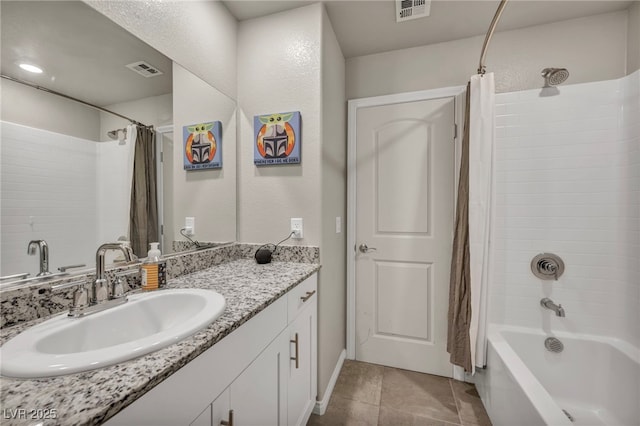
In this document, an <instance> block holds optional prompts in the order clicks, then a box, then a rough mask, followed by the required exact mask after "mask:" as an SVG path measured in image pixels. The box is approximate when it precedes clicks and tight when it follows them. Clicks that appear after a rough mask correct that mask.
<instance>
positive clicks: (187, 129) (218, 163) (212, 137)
mask: <svg viewBox="0 0 640 426" xmlns="http://www.w3.org/2000/svg"><path fill="white" fill-rule="evenodd" d="M182 139H183V141H184V144H183V147H184V149H183V151H182V153H183V155H182V157H183V159H184V169H185V170H202V169H219V168H222V123H221V122H219V121H210V122H208V123H200V124H193V125H190V126H183V127H182Z"/></svg>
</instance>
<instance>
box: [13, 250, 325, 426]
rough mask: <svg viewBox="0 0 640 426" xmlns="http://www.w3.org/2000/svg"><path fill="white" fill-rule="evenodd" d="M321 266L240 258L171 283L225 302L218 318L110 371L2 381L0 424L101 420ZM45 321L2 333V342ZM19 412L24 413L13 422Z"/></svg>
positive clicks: (22, 325)
mask: <svg viewBox="0 0 640 426" xmlns="http://www.w3.org/2000/svg"><path fill="white" fill-rule="evenodd" d="M319 269H320V265H319V264H315V263H295V262H272V263H269V264H266V265H258V264H256V262H255V261H254V260H253V259H251V260H249V259H240V260H235V261H231V262H227V263H222V264H220V265H217V266H214V267H211V268H209V269H205V270H202V271H199V272H195V273H193V274H190V275H184V276H181V277H179V278H175V279H172V280H170V281H169V283H168V285H167V288H203V289H212V290H215V291H217V292H218V293H220V294H222V295H223V296H224V298H225V300H226V303H227V306H226V309H225V311H224V313H223V314H222V316H220V318H218V319H217V320H216V321H214V322H213V323H212V324H211V325H209V326H208V327H207V328H205V329H203V330H201V331H199V332H197V333H196V334H194V335H192V336H190V337H187V338H186V339H184V340H182V341H181V342H179V343H176V344H174V345H171V346H168V347H166V348H164V349H161V350H159V351H156V352H153V353H151V354H148V355H145V356H143V357H140V358H137V359H134V360H131V361H127V362H123V363H120V364H116V365H113V366H111V367H105V368H102V369H99V370H95V371H88V372H84V373H78V374H71V375H67V376H59V377H51V378H46V379H33V380H25V379H11V378H7V377H0V408H1V410H2V412H1V413H0V416H1V417H0V419H2V421H1V423H2V424H3V425H13V424H20V425H23V424H42V420H38V419H37V416H33V417H36V418H33V419H31V418H30V417H32V416H31V414H33V413H36V411H35V410H44V411H45V413H46V410H55V417H56V418H55V419H49V420H44V423H43V424H44V425H55V424H61V425H89V424H100V423H103V422H104V421H105V420H107V419H109V418H110V417H112V416H114V415H115V414H116V413H118V412H119V411H120V410H122V409H123V408H124V407H126V406H127V405H129V404H131V403H132V402H134V401H135V400H136V399H137V398H139V397H141V396H142V395H144V394H145V393H146V392H148V391H149V390H151V389H152V388H153V387H154V386H156V385H157V384H159V383H160V382H162V381H163V380H164V379H166V378H167V377H169V376H170V375H171V374H173V373H174V372H176V371H177V370H178V369H180V368H181V367H182V366H184V365H185V364H187V363H188V362H189V361H191V360H193V359H194V358H195V357H197V356H198V355H200V354H201V353H202V352H204V351H206V350H207V349H209V348H210V347H211V346H213V345H214V344H215V343H216V342H218V341H220V340H221V339H222V338H223V337H225V336H227V335H228V334H230V333H231V332H232V331H233V330H235V329H236V328H238V327H239V326H240V325H242V324H243V323H245V322H246V321H248V320H249V319H250V318H252V317H253V316H255V315H256V314H258V313H259V312H260V311H262V310H263V309H264V308H266V307H267V306H268V305H270V304H271V303H273V302H274V301H275V300H277V299H278V298H279V297H280V296H282V295H283V294H285V293H286V292H287V291H289V290H290V289H291V288H293V287H295V286H296V285H297V284H299V283H301V282H302V281H303V280H304V279H306V278H307V277H309V276H311V275H312V274H313V273H314V272H316V271H318V270H319ZM160 291H162V290H160ZM44 320H46V318H45V319H40V320H35V321H31V322H28V323H24V324H21V325H17V326H14V327H9V328H7V329H2V330H0V342H2V343H4V342H5V341H6V340H8V339H9V338H11V337H13V336H15V335H16V334H18V333H20V332H21V331H23V330H24V329H26V328H28V327H30V326H33V325H35V324H37V323H39V322H42V321H44ZM20 409H23V410H25V411H26V414H25V415H24V416H17V417H22V418H17V419H16V418H12V417H16V414H15V413H17V412H16V411H15V410H20ZM32 410H33V411H32ZM41 412H42V411H41Z"/></svg>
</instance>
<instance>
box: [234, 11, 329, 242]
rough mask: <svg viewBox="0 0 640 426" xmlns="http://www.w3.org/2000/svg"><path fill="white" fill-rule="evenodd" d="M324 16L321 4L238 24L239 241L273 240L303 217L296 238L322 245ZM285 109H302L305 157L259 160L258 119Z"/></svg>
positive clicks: (302, 153)
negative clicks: (288, 161)
mask: <svg viewBox="0 0 640 426" xmlns="http://www.w3.org/2000/svg"><path fill="white" fill-rule="evenodd" d="M321 17H322V7H321V6H320V5H318V4H317V5H311V6H308V7H302V8H299V9H294V10H291V11H288V12H283V13H277V14H274V15H269V16H266V17H263V18H257V19H251V20H247V21H242V22H240V24H239V31H238V104H239V106H240V114H239V124H238V125H239V132H240V135H239V136H240V137H239V144H240V145H239V148H240V151H239V163H238V168H239V188H238V190H239V194H238V196H239V202H238V223H239V229H238V231H239V240H240V241H243V242H258V243H267V242H274V243H275V242H277V241H279V240H281V239H283V238H285V237H286V236H287V235H288V234H289V225H290V222H289V219H290V218H292V217H301V218H303V220H304V239H303V240H300V241H298V244H302V245H320V242H321V215H320V212H321V209H322V205H321V196H320V190H321V162H322V160H321V155H322V152H321V140H320V131H321V120H320V114H321V96H322V94H321V87H320V85H321V83H320V65H321V51H320V48H321V40H322V34H321V31H322V27H321ZM288 111H300V113H301V115H302V137H301V140H302V142H301V143H302V145H301V147H302V151H301V163H300V164H292V165H285V166H262V167H257V166H255V165H254V164H253V117H254V116H255V115H260V114H270V113H277V112H288ZM290 242H291V241H290ZM291 243H296V242H295V241H293V242H291Z"/></svg>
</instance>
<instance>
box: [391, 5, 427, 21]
mask: <svg viewBox="0 0 640 426" xmlns="http://www.w3.org/2000/svg"><path fill="white" fill-rule="evenodd" d="M430 11H431V0H396V22H403V21H409V20H411V19H418V18H424V17H426V16H429V13H430Z"/></svg>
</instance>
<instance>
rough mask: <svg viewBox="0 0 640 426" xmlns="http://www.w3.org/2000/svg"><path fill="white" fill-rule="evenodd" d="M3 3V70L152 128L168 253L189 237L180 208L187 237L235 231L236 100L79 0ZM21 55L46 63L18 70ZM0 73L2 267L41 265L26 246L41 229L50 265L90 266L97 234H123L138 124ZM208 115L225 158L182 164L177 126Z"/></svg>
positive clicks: (216, 237)
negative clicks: (203, 165)
mask: <svg viewBox="0 0 640 426" xmlns="http://www.w3.org/2000/svg"><path fill="white" fill-rule="evenodd" d="M0 7H1V14H0V17H1V19H2V23H1V24H2V26H1V31H2V33H1V37H2V46H1V48H2V57H1V60H2V64H1V65H2V69H1V72H2V74H3V75H7V76H9V77H12V78H15V79H19V80H23V81H28V82H30V83H33V84H35V85H38V86H42V87H46V88H48V89H51V90H55V91H57V92H60V93H63V94H65V95H67V96H71V97H74V98H77V99H80V100H83V101H85V102H89V103H91V104H93V105H97V106H100V107H103V108H106V109H108V110H111V111H114V112H116V113H118V114H121V115H123V116H126V117H128V118H130V119H132V120H135V121H138V122H141V123H144V124H145V125H152V126H154V129H156V131H157V134H156V146H157V153H158V158H162V159H163V161H162V162H159V163H158V172H157V184H158V188H159V192H158V211H159V217H160V226H161V228H162V230H163V231H164V232H163V234H161V237H160V239H161V243H162V246H163V247H162V250H163V253H171V252H173V251H175V249H174V247H175V248H176V249H177V250H183V249H189V248H190V247H191V246H192V245H191V243H182V244H181V243H180V242H186V241H187V240H186V239H185V238H184V237H182V236H181V235H180V233H179V231H180V229H181V228H182V227H184V223H185V217H187V216H189V217H195V219H196V225H195V234H194V235H193V236H192V237H191V238H193V239H194V240H197V241H201V242H220V243H222V242H229V241H234V240H235V235H236V230H235V226H236V225H235V206H236V195H235V192H236V190H235V174H236V173H235V167H236V164H235V108H236V106H235V102H234V101H233V100H232V99H230V98H228V97H227V96H225V95H223V94H222V93H221V92H219V91H218V90H216V89H215V88H213V87H211V86H210V85H208V84H206V83H204V82H203V81H202V80H200V79H199V78H197V77H195V76H194V75H193V74H191V73H190V72H189V71H188V70H186V69H184V68H182V67H180V65H178V64H176V63H173V62H172V60H171V59H170V58H167V57H166V56H164V55H163V54H162V53H160V52H158V51H157V50H155V49H153V48H151V47H150V46H148V45H146V44H145V43H143V42H142V41H140V40H139V39H137V38H136V37H134V36H133V35H131V34H130V33H128V32H127V31H125V30H124V29H122V28H121V27H119V26H118V25H117V24H115V23H113V22H112V21H110V20H109V19H107V18H106V17H104V16H103V15H102V14H100V13H99V12H97V11H95V10H93V9H92V8H91V7H89V6H87V5H86V4H84V3H83V2H57V1H54V2H51V1H42V2H31V1H28V2H26V1H3V2H2V3H1V4H0ZM139 62H143V64H142V65H140V64H139ZM21 63H25V64H29V65H37V66H39V67H40V68H41V69H42V71H43V72H42V73H39V74H33V73H30V72H28V71H25V70H23V69H21V68H19V65H20V64H21ZM135 63H138V65H137V66H136V65H132V66H131V67H130V68H137V69H138V71H140V72H142V73H143V74H145V73H146V74H151V75H153V76H151V77H146V76H143V75H141V74H139V73H138V72H136V71H135V70H132V69H130V68H127V65H128V64H135ZM149 66H151V67H152V68H153V69H154V70H157V71H159V72H153V70H151V71H150V70H149V68H148V67H149ZM0 82H1V89H2V114H1V119H2V121H1V123H0V124H1V128H0V132H1V146H0V148H1V161H2V164H1V166H0V167H1V168H0V173H1V200H0V202H1V204H0V208H1V216H2V219H1V229H0V230H1V242H0V243H1V250H0V276H3V277H4V276H7V275H13V274H20V273H29V274H30V276H31V277H33V276H35V275H37V274H38V273H39V272H40V263H41V262H40V253H39V252H41V251H42V248H38V247H41V246H42V244H33V245H32V248H33V250H30V251H32V252H33V255H29V254H28V250H27V248H28V245H29V242H30V241H38V240H44V241H46V242H47V248H48V270H49V271H50V272H52V273H58V272H59V268H64V267H66V266H74V265H86V266H85V267H79V268H77V269H73V268H72V269H68V271H74V270H75V271H80V270H82V269H85V268H93V267H94V266H95V252H96V249H97V247H98V246H99V245H100V244H102V243H104V242H112V241H115V240H118V239H122V240H126V239H128V237H129V229H128V227H129V225H128V224H129V204H130V194H131V192H130V191H131V179H132V174H133V152H134V146H135V144H134V143H132V142H133V141H132V140H131V135H132V133H134V131H135V129H134V128H131V127H128V125H129V124H130V123H129V121H128V120H126V119H123V118H121V117H118V116H115V115H112V114H109V113H106V112H101V111H98V110H96V109H94V108H91V107H88V106H86V105H83V104H80V103H77V102H74V101H72V100H68V99H65V98H62V97H59V96H56V95H53V94H50V93H46V92H44V91H40V90H37V89H34V88H32V87H28V86H25V85H22V84H20V83H17V82H14V81H10V80H7V79H4V78H3V79H2V80H0ZM208 121H221V122H222V128H223V135H222V139H223V143H222V149H223V161H224V162H223V167H222V168H221V169H212V170H198V171H189V172H187V171H185V170H184V168H183V157H184V154H183V142H182V139H183V135H182V128H183V126H187V125H193V124H198V123H201V122H208ZM109 133H110V135H109ZM160 226H159V227H160ZM176 242H177V244H176ZM111 260H112V261H117V260H118V258H117V253H115V252H114V253H113V256H112V257H111ZM5 282H6V281H5Z"/></svg>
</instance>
